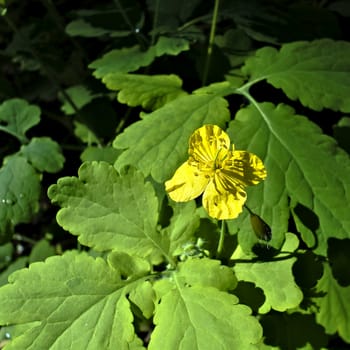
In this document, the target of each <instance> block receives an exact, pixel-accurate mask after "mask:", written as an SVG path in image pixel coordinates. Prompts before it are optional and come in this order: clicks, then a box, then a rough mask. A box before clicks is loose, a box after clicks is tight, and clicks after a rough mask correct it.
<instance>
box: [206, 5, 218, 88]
mask: <svg viewBox="0 0 350 350" xmlns="http://www.w3.org/2000/svg"><path fill="white" fill-rule="evenodd" d="M219 1H220V0H215V4H214V11H213V19H212V22H211V28H210V36H209V44H208V51H207V58H206V60H205V65H204V71H203V78H202V85H203V86H204V85H205V84H206V83H207V78H208V72H209V67H210V60H211V54H212V51H213V44H214V39H215V30H216V23H217V18H218V12H219Z"/></svg>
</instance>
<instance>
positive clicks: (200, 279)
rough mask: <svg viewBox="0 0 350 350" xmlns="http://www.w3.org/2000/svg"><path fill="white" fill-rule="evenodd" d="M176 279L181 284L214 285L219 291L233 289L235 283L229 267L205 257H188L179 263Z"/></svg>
mask: <svg viewBox="0 0 350 350" xmlns="http://www.w3.org/2000/svg"><path fill="white" fill-rule="evenodd" d="M177 279H178V280H179V281H181V283H182V284H183V285H187V286H201V287H214V288H216V289H218V290H221V291H229V290H233V289H234V288H235V287H236V285H237V279H236V277H235V276H234V274H233V272H232V269H231V268H229V267H227V266H224V265H221V264H220V261H219V260H211V259H207V258H203V259H197V258H193V259H188V260H186V261H185V262H183V263H181V264H179V271H178V273H177Z"/></svg>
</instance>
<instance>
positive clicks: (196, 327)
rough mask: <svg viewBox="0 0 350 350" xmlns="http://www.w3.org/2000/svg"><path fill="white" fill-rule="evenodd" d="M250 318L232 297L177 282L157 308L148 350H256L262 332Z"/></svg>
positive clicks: (207, 288) (248, 311) (249, 312)
mask: <svg viewBox="0 0 350 350" xmlns="http://www.w3.org/2000/svg"><path fill="white" fill-rule="evenodd" d="M203 273H205V272H203ZM250 314H251V310H250V309H249V308H248V307H247V306H245V305H239V304H238V299H237V298H236V297H235V296H233V295H230V294H228V293H226V292H222V291H219V290H217V289H216V288H213V287H202V286H194V287H186V286H184V285H182V284H180V283H179V282H177V283H176V285H175V284H174V287H173V289H171V290H170V291H169V292H168V293H166V294H165V295H163V297H162V298H161V301H160V303H158V304H156V313H155V317H154V322H155V325H156V327H155V329H154V331H153V333H152V335H151V341H150V344H149V350H158V349H164V350H172V349H184V350H185V349H201V350H206V349H207V350H212V349H243V350H245V349H257V348H258V347H257V346H256V345H255V344H257V343H258V342H259V341H260V339H261V336H262V330H261V326H260V325H259V323H258V321H257V320H256V318H254V317H252V316H251V315H250Z"/></svg>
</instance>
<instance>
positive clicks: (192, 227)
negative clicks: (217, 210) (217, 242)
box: [163, 201, 199, 255]
mask: <svg viewBox="0 0 350 350" xmlns="http://www.w3.org/2000/svg"><path fill="white" fill-rule="evenodd" d="M173 209H174V214H173V216H172V217H171V220H170V225H169V226H168V227H166V228H165V229H164V230H163V247H164V248H165V249H166V250H167V252H168V254H169V255H179V254H181V253H182V252H183V250H184V246H185V245H186V244H188V243H190V242H193V241H194V233H195V231H196V229H197V228H198V227H199V215H198V214H197V212H196V204H195V202H194V201H191V202H188V203H174V204H173Z"/></svg>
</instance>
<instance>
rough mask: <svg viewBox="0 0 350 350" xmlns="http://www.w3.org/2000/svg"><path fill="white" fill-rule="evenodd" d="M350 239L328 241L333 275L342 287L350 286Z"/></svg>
mask: <svg viewBox="0 0 350 350" xmlns="http://www.w3.org/2000/svg"><path fill="white" fill-rule="evenodd" d="M349 252H350V239H349V238H346V239H337V238H329V239H328V250H327V255H328V260H329V264H330V267H331V269H332V275H333V277H334V278H335V279H336V280H337V282H338V283H339V284H340V285H341V286H342V287H347V286H349V285H350V272H349V265H350V254H349Z"/></svg>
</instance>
